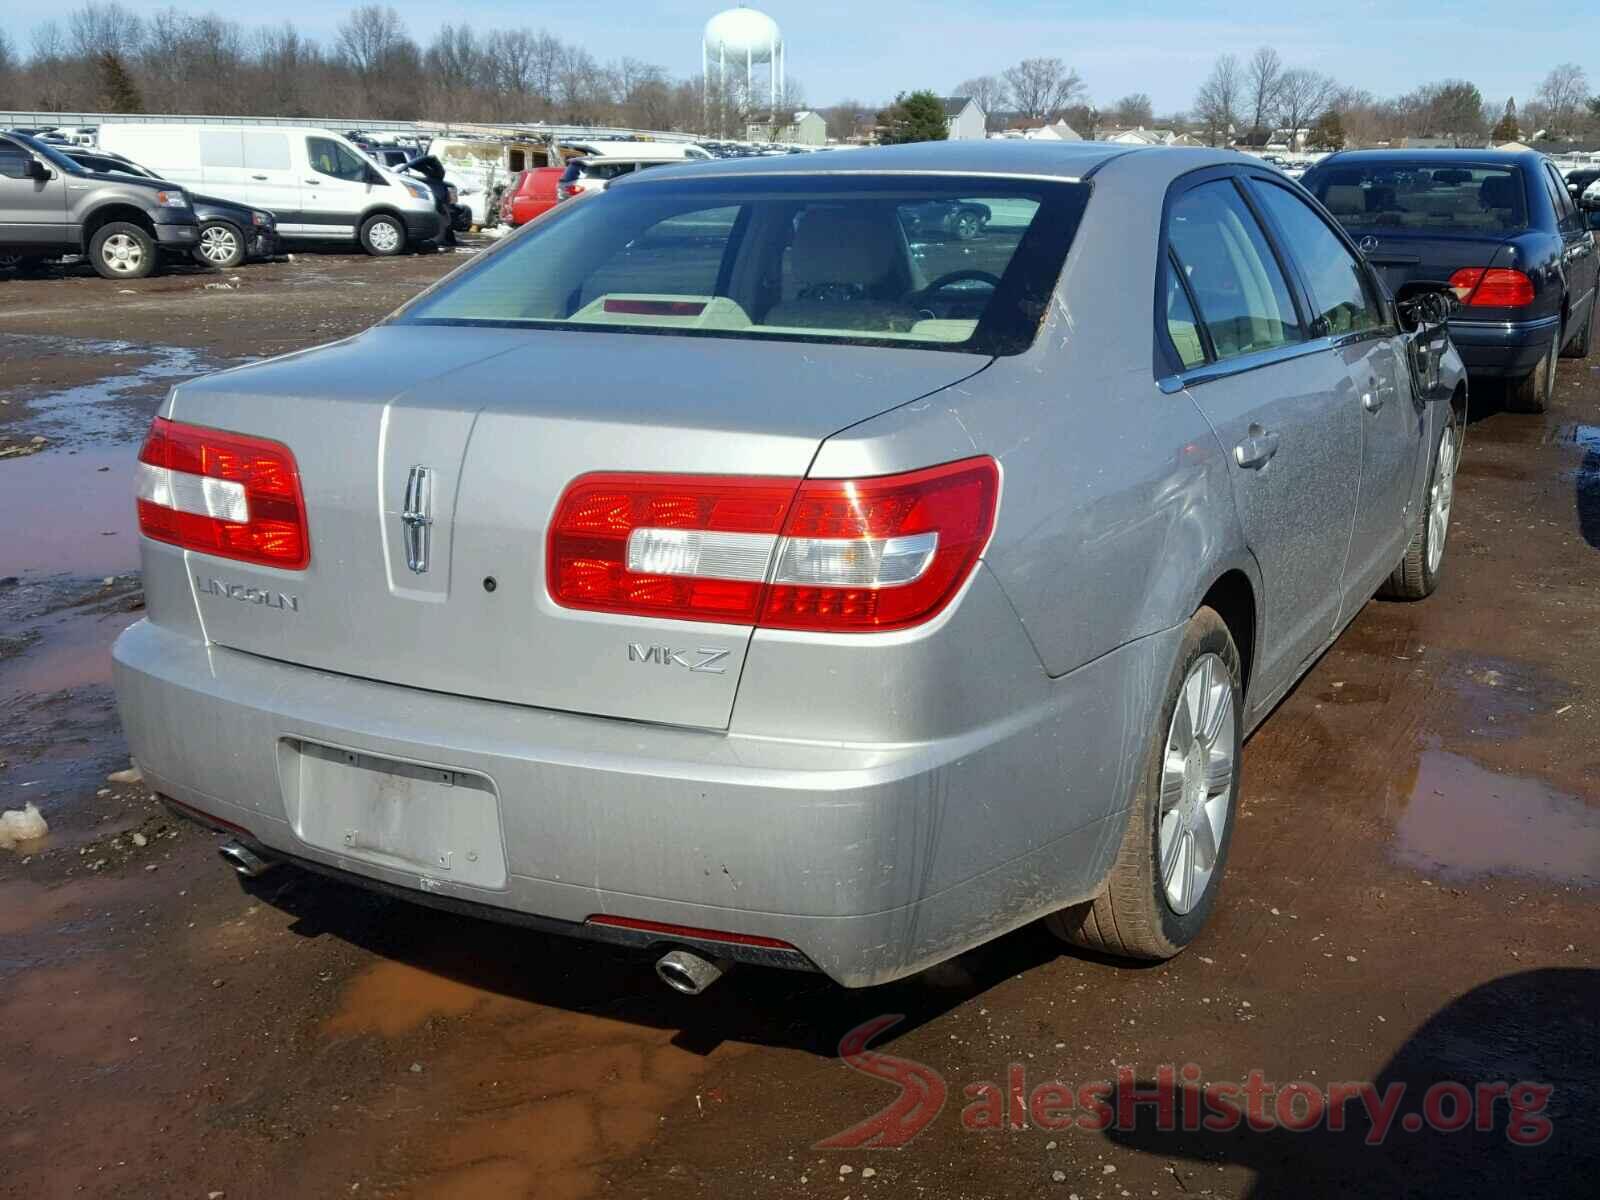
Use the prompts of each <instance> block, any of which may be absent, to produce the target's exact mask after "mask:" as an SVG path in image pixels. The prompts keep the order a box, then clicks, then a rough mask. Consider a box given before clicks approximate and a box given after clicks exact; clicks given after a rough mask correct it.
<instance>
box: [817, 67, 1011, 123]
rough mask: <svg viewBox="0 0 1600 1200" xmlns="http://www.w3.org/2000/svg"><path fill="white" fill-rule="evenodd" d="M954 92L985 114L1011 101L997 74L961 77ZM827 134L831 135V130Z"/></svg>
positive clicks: (1003, 83)
mask: <svg viewBox="0 0 1600 1200" xmlns="http://www.w3.org/2000/svg"><path fill="white" fill-rule="evenodd" d="M955 94H956V95H957V96H971V97H972V99H973V100H975V101H977V104H978V107H979V108H981V109H983V111H984V115H985V116H987V115H988V114H990V113H997V112H999V111H1000V110H1001V109H1003V108H1005V107H1006V105H1007V104H1009V103H1010V102H1011V98H1010V95H1009V94H1008V93H1007V91H1006V82H1005V80H1003V79H1001V78H1000V76H998V75H974V76H973V77H972V78H971V79H963V80H962V81H961V82H960V83H958V84H956V90H955ZM829 136H832V132H831V131H830V134H829Z"/></svg>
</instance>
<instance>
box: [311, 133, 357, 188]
mask: <svg viewBox="0 0 1600 1200" xmlns="http://www.w3.org/2000/svg"><path fill="white" fill-rule="evenodd" d="M306 153H307V154H308V155H309V156H310V158H311V169H312V170H313V171H317V172H319V173H321V174H323V175H331V176H333V178H335V179H348V180H351V181H352V182H355V183H360V182H361V181H362V180H364V179H365V178H366V177H367V171H366V167H365V165H364V164H363V163H362V161H361V160H360V159H359V158H357V157H356V156H355V155H354V154H351V153H350V151H348V150H346V149H345V148H344V147H343V146H341V145H340V144H339V143H338V142H336V141H334V140H333V139H332V138H317V137H314V138H307V139H306Z"/></svg>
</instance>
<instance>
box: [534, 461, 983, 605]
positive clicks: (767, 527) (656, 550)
mask: <svg viewBox="0 0 1600 1200" xmlns="http://www.w3.org/2000/svg"><path fill="white" fill-rule="evenodd" d="M999 495H1000V469H999V467H998V465H997V464H996V463H995V461H994V460H993V459H991V458H970V459H964V460H962V461H960V462H954V463H946V464H944V465H943V466H937V467H929V468H926V469H924V470H920V471H910V472H906V473H904V474H899V475H886V476H879V477H875V478H864V479H804V480H799V479H787V478H774V477H766V476H723V475H657V474H617V473H607V474H594V475H584V476H581V477H579V478H578V479H576V480H574V481H573V482H572V484H571V485H570V486H569V487H568V488H567V490H566V492H565V493H564V494H563V495H562V498H561V500H560V502H559V503H558V504H557V506H556V512H555V517H554V519H553V521H552V522H551V526H550V534H549V543H548V553H547V574H548V586H549V590H550V595H551V597H552V598H553V599H554V600H555V602H556V603H557V604H560V605H562V606H564V607H567V608H579V609H591V610H595V611H600V612H613V613H621V614H626V615H630V616H641V617H664V618H670V619H675V620H690V621H721V622H728V623H734V624H756V625H760V626H763V627H766V628H773V629H800V630H813V631H826V632H860V633H870V632H875V631H881V630H889V629H902V628H905V627H907V626H910V625H916V624H919V623H920V622H923V621H926V620H929V619H930V618H932V617H933V616H935V615H936V614H938V613H939V612H940V611H941V610H942V609H943V608H944V607H945V606H946V605H947V604H948V603H949V602H950V600H951V599H952V598H953V597H954V596H955V595H956V593H957V592H959V591H960V589H961V586H962V585H963V584H964V583H965V582H966V581H967V579H968V577H969V576H970V575H971V574H972V571H973V568H974V567H975V566H976V565H977V562H978V558H979V556H980V555H981V554H982V553H983V549H984V546H985V545H986V544H987V542H988V540H989V534H990V532H991V531H992V530H993V528H994V518H995V509H996V506H997V504H998V501H999Z"/></svg>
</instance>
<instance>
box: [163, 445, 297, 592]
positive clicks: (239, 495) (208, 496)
mask: <svg viewBox="0 0 1600 1200" xmlns="http://www.w3.org/2000/svg"><path fill="white" fill-rule="evenodd" d="M136 493H137V496H138V508H139V532H140V533H142V534H144V535H145V536H146V537H149V538H154V539H155V540H157V541H160V542H171V543H172V544H173V545H175V546H182V547H183V548H184V549H185V550H198V551H200V552H201V553H204V554H215V555H218V556H220V557H222V558H233V559H238V560H240V561H242V562H252V563H260V564H262V565H263V566H269V567H283V568H285V569H288V570H292V571H298V570H301V569H302V568H304V567H305V565H306V564H307V563H308V562H310V561H311V539H310V538H309V537H308V536H307V533H306V512H305V501H304V500H303V499H302V497H301V494H300V472H299V470H298V469H297V468H296V466H295V461H294V455H293V454H291V453H290V452H289V448H288V447H287V446H284V445H282V444H281V443H279V442H270V441H267V440H266V439H264V438H255V437H249V436H247V435H245V434H242V433H225V432H223V431H222V430H220V429H204V428H201V427H200V426H197V425H183V424H180V423H178V422H177V421H168V420H166V419H165V418H162V417H157V418H156V419H155V420H154V421H152V422H151V423H150V433H149V436H148V437H146V438H145V442H144V448H143V449H141V450H140V451H139V466H138V474H137V477H136Z"/></svg>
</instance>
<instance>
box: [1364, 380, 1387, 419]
mask: <svg viewBox="0 0 1600 1200" xmlns="http://www.w3.org/2000/svg"><path fill="white" fill-rule="evenodd" d="M1361 407H1362V408H1364V409H1366V410H1367V411H1368V412H1369V413H1375V412H1377V411H1378V410H1379V409H1380V408H1382V407H1383V389H1382V388H1380V387H1379V386H1378V381H1377V380H1376V379H1369V380H1368V381H1367V390H1366V391H1364V392H1362V393H1361Z"/></svg>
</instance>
